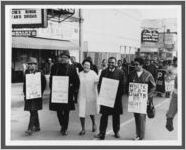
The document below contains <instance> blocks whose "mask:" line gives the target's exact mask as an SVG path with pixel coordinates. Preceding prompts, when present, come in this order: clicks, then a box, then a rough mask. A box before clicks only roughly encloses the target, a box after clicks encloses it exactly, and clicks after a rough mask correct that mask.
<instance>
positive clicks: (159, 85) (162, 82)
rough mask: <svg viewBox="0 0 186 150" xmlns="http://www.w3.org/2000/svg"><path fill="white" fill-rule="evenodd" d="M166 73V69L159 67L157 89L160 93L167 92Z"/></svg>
mask: <svg viewBox="0 0 186 150" xmlns="http://www.w3.org/2000/svg"><path fill="white" fill-rule="evenodd" d="M165 74H166V70H164V69H159V70H158V72H157V80H156V91H157V92H158V93H165Z"/></svg>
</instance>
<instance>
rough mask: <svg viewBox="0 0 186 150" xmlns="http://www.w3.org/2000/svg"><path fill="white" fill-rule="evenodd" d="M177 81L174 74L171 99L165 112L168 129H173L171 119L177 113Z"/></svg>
mask: <svg viewBox="0 0 186 150" xmlns="http://www.w3.org/2000/svg"><path fill="white" fill-rule="evenodd" d="M177 82H178V81H177V76H176V78H175V86H174V91H173V93H172V97H171V101H170V104H169V109H168V111H167V114H166V117H167V122H166V128H167V130H168V131H173V130H174V126H173V119H174V117H175V115H176V113H177V109H178V95H177Z"/></svg>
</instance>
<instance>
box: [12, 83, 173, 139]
mask: <svg viewBox="0 0 186 150" xmlns="http://www.w3.org/2000/svg"><path fill="white" fill-rule="evenodd" d="M48 101H49V91H48V90H46V91H45V93H44V105H43V110H41V111H39V118H40V125H41V131H40V132H38V133H35V134H33V135H32V136H25V135H24V131H25V130H26V129H27V126H28V122H29V115H30V114H29V112H26V111H24V107H23V106H24V103H23V94H22V84H13V85H12V103H11V104H12V105H11V106H12V108H11V139H12V140H93V139H94V135H95V134H96V133H92V132H91V128H92V127H91V120H90V117H87V118H86V134H85V135H84V136H79V135H78V133H79V132H80V130H81V125H80V121H79V117H78V104H77V105H76V111H72V112H71V113H70V121H69V134H68V136H61V134H60V132H59V130H60V126H59V122H58V119H57V114H56V112H54V111H49V105H48ZM154 104H155V106H156V116H155V118H154V119H149V118H147V120H146V137H145V140H176V139H177V116H176V118H175V120H174V128H175V130H174V131H172V132H168V131H167V130H166V128H165V123H166V118H165V114H166V111H167V109H168V106H169V99H166V98H159V97H155V98H154ZM123 105H124V109H123V110H124V114H123V115H121V129H120V135H121V138H120V140H132V139H133V138H134V137H135V122H134V117H133V114H132V113H128V112H127V96H123ZM99 120H100V115H97V116H96V123H97V127H99ZM111 121H112V120H111V117H109V124H108V128H107V136H106V140H115V138H114V137H113V131H112V122H111Z"/></svg>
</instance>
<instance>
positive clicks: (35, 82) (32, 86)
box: [26, 72, 41, 100]
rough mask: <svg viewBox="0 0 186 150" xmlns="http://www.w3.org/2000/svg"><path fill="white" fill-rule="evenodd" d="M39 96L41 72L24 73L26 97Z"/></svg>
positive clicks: (33, 97)
mask: <svg viewBox="0 0 186 150" xmlns="http://www.w3.org/2000/svg"><path fill="white" fill-rule="evenodd" d="M35 98H41V73H40V72H38V73H35V74H26V99H27V100H29V99H35Z"/></svg>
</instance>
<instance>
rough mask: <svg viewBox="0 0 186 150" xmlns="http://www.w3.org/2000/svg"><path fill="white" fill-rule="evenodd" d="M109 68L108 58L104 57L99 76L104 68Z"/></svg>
mask: <svg viewBox="0 0 186 150" xmlns="http://www.w3.org/2000/svg"><path fill="white" fill-rule="evenodd" d="M106 68H107V62H106V59H103V60H102V62H101V69H100V70H99V73H98V76H99V77H100V75H101V72H102V70H105V69H106Z"/></svg>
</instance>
